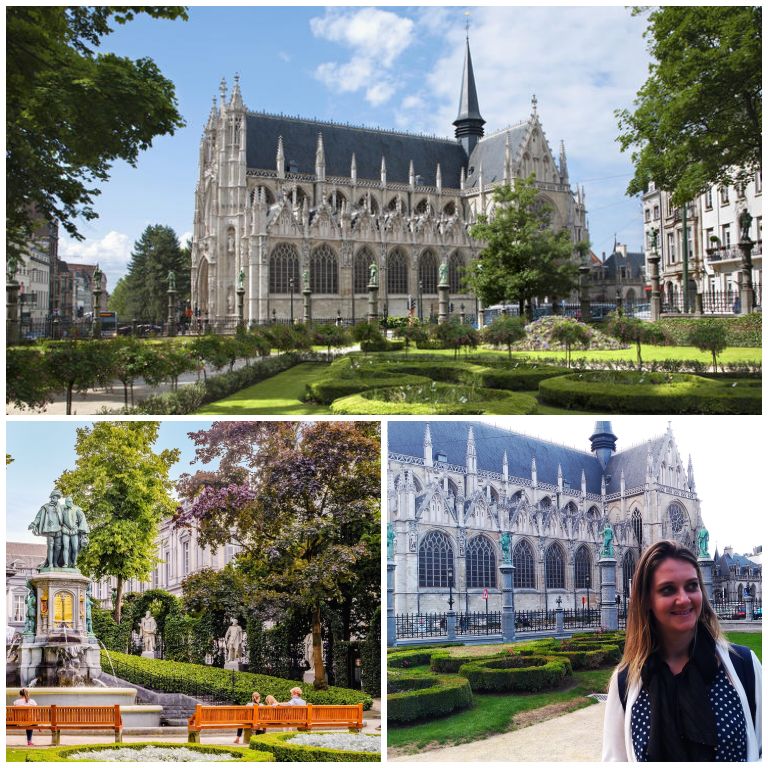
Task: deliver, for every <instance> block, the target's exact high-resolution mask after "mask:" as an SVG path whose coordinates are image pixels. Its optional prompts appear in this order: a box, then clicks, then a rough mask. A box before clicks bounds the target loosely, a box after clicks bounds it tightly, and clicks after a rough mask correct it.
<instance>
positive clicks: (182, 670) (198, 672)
mask: <svg viewBox="0 0 768 768" xmlns="http://www.w3.org/2000/svg"><path fill="white" fill-rule="evenodd" d="M110 661H111V663H110ZM101 666H102V669H105V670H109V671H110V672H111V671H112V669H113V667H114V670H115V675H116V676H117V677H120V678H122V679H123V680H127V681H128V682H129V683H135V684H136V685H142V686H145V687H148V688H152V689H153V690H157V691H166V692H168V693H185V694H188V695H190V696H196V695H198V694H199V693H200V691H205V692H206V693H207V694H208V695H212V696H215V697H216V698H218V699H220V700H221V701H231V702H232V703H234V704H247V703H248V702H249V701H250V700H251V694H252V693H253V691H261V692H262V695H263V696H264V695H266V694H268V693H270V694H272V695H273V696H274V697H275V698H276V699H277V700H278V701H288V700H289V699H290V698H291V688H293V687H294V686H295V685H296V681H295V680H283V679H282V678H279V677H270V676H269V675H255V674H252V673H250V672H233V671H231V670H228V669H227V670H225V669H220V668H219V667H208V666H205V665H203V664H186V663H184V662H181V661H164V660H160V659H145V658H142V657H141V656H131V655H129V654H126V653H117V652H116V651H110V652H109V656H107V655H106V653H105V652H104V651H102V652H101ZM302 690H303V692H304V699H306V700H307V701H308V702H309V703H310V704H357V703H359V702H362V704H363V708H364V709H370V708H371V705H372V704H373V699H372V698H371V697H370V696H369V695H368V694H366V693H362V692H361V691H353V690H350V689H348V688H336V687H333V686H331V687H330V688H328V689H327V690H324V691H320V690H315V689H314V688H313V687H312V686H311V685H307V686H303V687H302Z"/></svg>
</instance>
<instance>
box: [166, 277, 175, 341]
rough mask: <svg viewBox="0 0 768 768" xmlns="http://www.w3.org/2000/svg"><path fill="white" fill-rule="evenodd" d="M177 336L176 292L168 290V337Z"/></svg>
mask: <svg viewBox="0 0 768 768" xmlns="http://www.w3.org/2000/svg"><path fill="white" fill-rule="evenodd" d="M175 335H176V291H175V290H173V289H172V288H169V289H168V336H175Z"/></svg>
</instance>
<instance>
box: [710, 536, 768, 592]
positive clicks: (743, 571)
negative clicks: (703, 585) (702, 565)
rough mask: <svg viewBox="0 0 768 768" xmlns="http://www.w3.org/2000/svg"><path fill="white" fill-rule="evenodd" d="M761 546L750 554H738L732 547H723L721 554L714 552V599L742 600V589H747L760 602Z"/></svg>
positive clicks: (761, 580) (761, 585)
mask: <svg viewBox="0 0 768 768" xmlns="http://www.w3.org/2000/svg"><path fill="white" fill-rule="evenodd" d="M761 556H762V548H756V551H755V552H753V553H751V554H744V555H740V554H739V553H738V552H734V551H733V547H731V546H727V547H724V548H723V552H722V554H720V553H719V552H717V551H716V552H715V567H714V571H713V588H714V594H715V600H716V601H718V600H724V601H726V602H734V601H737V602H743V600H744V591H745V589H749V592H750V594H751V595H752V597H754V598H756V599H757V600H759V601H761V602H762V598H763V565H762V563H761V562H760V561H761V559H762V557H761Z"/></svg>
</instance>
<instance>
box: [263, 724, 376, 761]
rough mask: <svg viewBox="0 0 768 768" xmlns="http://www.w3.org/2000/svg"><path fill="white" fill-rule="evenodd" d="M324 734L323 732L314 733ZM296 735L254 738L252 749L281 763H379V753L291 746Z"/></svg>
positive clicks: (286, 734) (278, 734)
mask: <svg viewBox="0 0 768 768" xmlns="http://www.w3.org/2000/svg"><path fill="white" fill-rule="evenodd" d="M313 733H322V731H313ZM295 736H296V734H295V733H265V734H261V735H259V736H252V737H251V741H250V745H249V746H250V747H251V749H253V750H259V751H263V752H270V753H271V755H272V756H273V757H274V759H275V760H276V761H277V762H279V763H378V762H381V753H379V752H347V751H344V750H341V749H325V748H323V747H310V746H304V745H302V744H289V743H288V740H289V739H292V738H294V737H295Z"/></svg>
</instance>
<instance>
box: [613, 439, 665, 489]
mask: <svg viewBox="0 0 768 768" xmlns="http://www.w3.org/2000/svg"><path fill="white" fill-rule="evenodd" d="M663 442H664V436H661V437H657V438H654V439H653V440H651V454H652V455H653V456H657V455H658V452H659V450H660V448H661V446H662V443H663ZM647 467H648V443H640V444H639V445H633V446H632V447H631V448H627V450H626V451H620V452H618V453H615V454H614V455H613V456H611V460H610V461H609V462H608V466H607V467H606V468H605V474H606V483H605V491H606V493H609V494H610V493H618V492H619V491H620V490H621V470H622V469H623V470H624V486H625V487H626V489H627V490H629V489H630V488H637V487H638V486H641V485H645V473H646V469H647ZM609 475H610V480H609V479H608V476H609Z"/></svg>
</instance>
